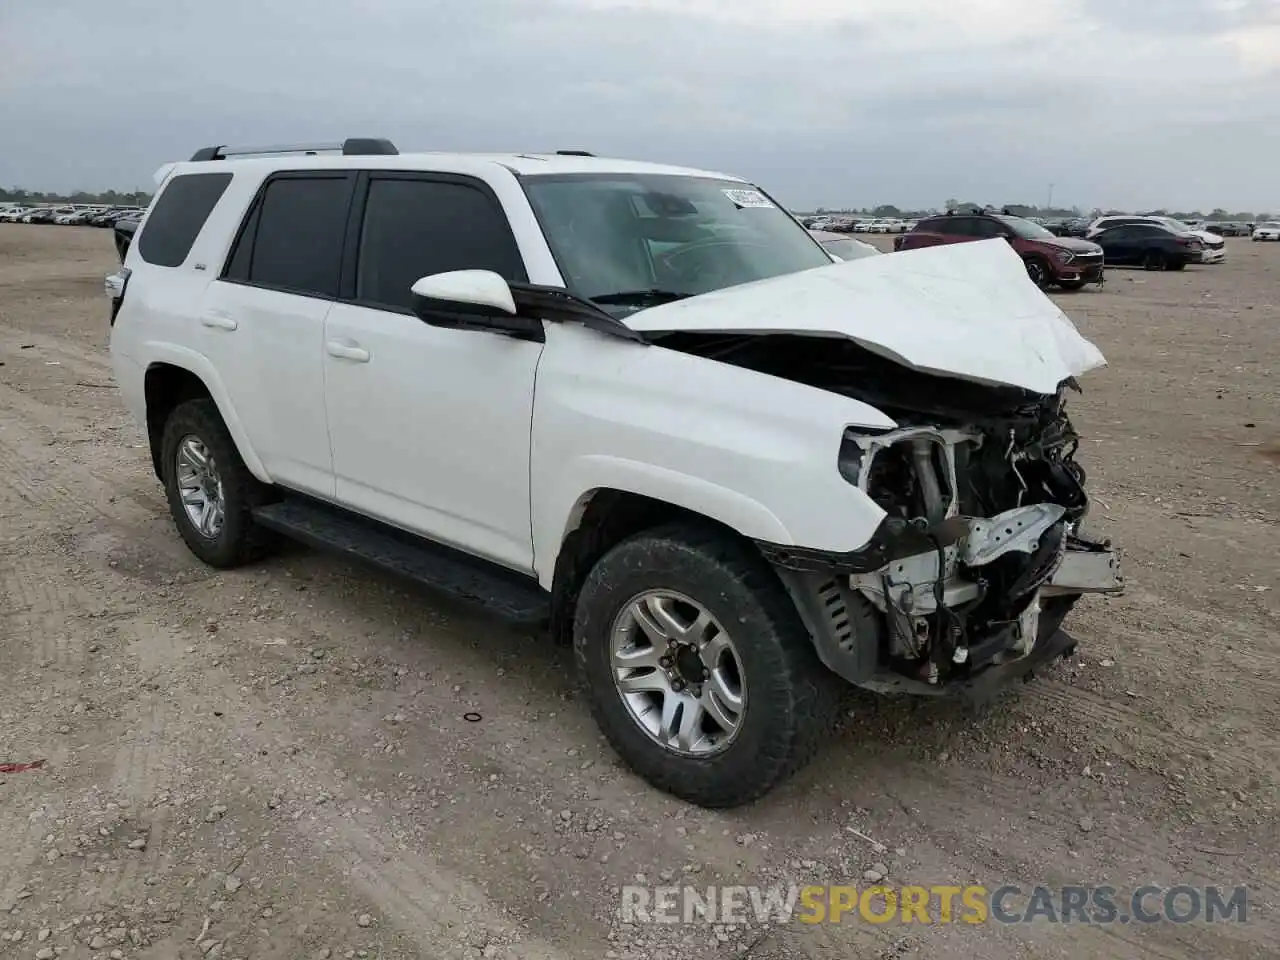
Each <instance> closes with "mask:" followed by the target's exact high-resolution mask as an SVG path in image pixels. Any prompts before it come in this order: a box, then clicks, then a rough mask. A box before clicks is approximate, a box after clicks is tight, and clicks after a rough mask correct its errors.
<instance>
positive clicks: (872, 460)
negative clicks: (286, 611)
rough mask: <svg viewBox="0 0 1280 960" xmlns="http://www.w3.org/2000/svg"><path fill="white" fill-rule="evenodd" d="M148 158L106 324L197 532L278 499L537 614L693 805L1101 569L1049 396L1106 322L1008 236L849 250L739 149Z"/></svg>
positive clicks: (423, 577)
mask: <svg viewBox="0 0 1280 960" xmlns="http://www.w3.org/2000/svg"><path fill="white" fill-rule="evenodd" d="M327 150H332V151H333V152H335V153H336V155H326V151H327ZM254 153H257V154H260V155H257V156H254V155H253V154H254ZM262 154H265V155H262ZM158 179H159V180H160V181H161V183H162V185H161V188H160V190H159V192H158V196H157V197H156V199H155V201H154V203H153V204H152V205H151V207H150V209H149V210H148V212H147V214H146V217H145V219H144V220H143V222H142V225H141V227H140V228H139V229H138V231H137V233H136V237H134V238H133V241H132V243H130V242H129V238H127V237H125V238H122V239H121V241H120V244H119V246H120V249H121V250H122V251H124V253H123V256H124V262H123V263H122V265H121V269H120V270H119V271H118V272H117V273H115V274H113V275H112V276H111V277H109V278H108V280H107V288H108V292H109V294H110V297H111V301H112V305H111V317H112V333H111V350H112V355H113V358H114V365H115V371H116V376H117V379H118V382H119V384H120V386H121V389H122V391H123V395H124V397H125V398H126V400H127V402H128V404H129V406H130V407H131V409H132V411H133V412H134V414H135V415H136V417H137V418H138V420H139V421H140V422H141V423H142V424H144V425H145V427H146V430H147V433H148V435H149V437H150V443H151V456H152V461H153V464H154V468H155V472H156V474H157V475H158V476H159V478H160V480H161V481H162V482H163V484H164V487H165V490H166V492H167V496H168V500H169V504H170V507H171V509H172V513H173V518H174V521H175V523H176V524H177V527H178V530H179V532H180V533H181V535H182V537H183V538H184V539H185V540H186V542H187V544H188V545H189V546H190V548H191V549H192V551H193V552H194V553H195V554H196V555H197V556H199V557H200V558H201V559H202V560H204V561H205V562H207V563H209V564H212V565H214V566H218V567H232V566H235V565H237V564H243V563H246V562H249V561H252V560H255V559H258V558H260V557H262V556H263V555H264V554H265V553H266V552H267V551H268V550H269V549H270V547H271V545H272V543H273V541H274V539H275V537H277V536H278V535H281V534H283V535H285V536H288V537H293V538H298V539H301V540H304V541H306V542H309V543H312V544H314V545H317V546H322V547H328V548H335V549H337V550H340V551H342V552H345V553H347V554H348V555H351V556H353V557H357V558H360V559H363V560H366V561H369V562H372V563H374V564H377V565H380V566H382V567H384V568H388V569H391V570H394V571H397V572H399V573H402V574H405V575H407V576H410V577H412V578H414V579H416V580H417V581H419V582H421V583H424V584H428V585H430V586H431V587H433V588H435V589H437V590H440V591H443V592H445V593H447V594H451V595H453V596H454V597H456V598H460V599H463V600H466V601H469V602H472V603H476V604H479V605H481V606H483V607H485V608H487V609H489V610H490V611H492V612H493V613H496V614H498V615H501V616H503V617H506V618H508V619H511V620H514V621H518V622H522V623H527V624H533V623H543V622H547V623H549V624H550V626H551V629H552V630H553V631H554V632H556V633H557V634H558V635H561V636H565V637H572V642H573V644H574V646H575V648H576V654H577V664H578V669H579V672H580V675H581V680H582V682H583V684H584V686H585V689H586V691H587V697H588V699H589V702H590V704H591V708H592V711H593V713H594V715H595V717H596V719H597V720H598V722H599V724H600V726H601V727H602V729H603V730H604V732H605V734H606V735H607V736H608V738H609V740H610V741H611V742H612V744H613V745H614V747H615V748H616V749H617V750H618V752H619V753H620V754H621V755H622V756H623V757H624V758H625V759H626V761H627V762H628V763H629V764H630V765H631V766H632V767H633V768H634V769H635V770H636V771H638V772H639V773H640V774H641V775H642V776H643V777H645V778H647V779H648V780H649V781H651V782H652V783H654V784H656V785H658V786H659V787H661V788H663V789H665V790H668V791H670V792H672V793H674V794H677V795H679V796H681V797H684V798H687V799H688V800H691V801H693V802H695V803H698V804H702V805H706V806H732V805H735V804H740V803H744V802H747V801H749V800H751V799H753V798H756V797H758V796H760V795H761V794H763V793H765V792H766V791H767V790H769V789H770V787H772V786H773V785H774V784H776V783H777V782H778V781H779V780H780V779H781V778H783V777H784V776H785V775H786V774H787V773H788V772H789V771H792V770H794V769H795V768H796V767H797V766H799V765H800V763H802V762H803V761H804V760H805V759H806V758H807V757H808V756H809V755H810V754H811V752H812V751H813V749H814V747H815V746H816V744H817V743H818V741H819V740H820V738H821V735H822V734H823V733H824V732H825V731H826V730H827V729H828V726H827V725H828V722H829V721H830V719H831V717H832V714H833V712H834V709H835V706H836V703H837V699H838V694H839V691H840V683H839V680H843V681H845V682H847V683H851V684H856V685H858V686H861V687H866V688H870V689H873V690H880V691H905V692H914V693H920V694H928V695H936V694H948V693H972V692H974V691H976V690H978V689H980V688H986V687H989V686H991V685H994V684H997V683H999V682H1001V681H1004V680H1007V679H1009V678H1011V677H1022V676H1025V675H1026V674H1027V673H1028V672H1029V671H1030V670H1031V669H1032V668H1033V667H1034V666H1036V665H1037V664H1039V663H1042V662H1045V661H1046V660H1048V659H1050V658H1053V657H1056V656H1059V655H1061V654H1063V653H1064V652H1066V651H1068V650H1069V649H1070V647H1071V644H1072V642H1073V641H1072V640H1071V639H1070V637H1069V636H1068V635H1067V634H1065V633H1063V632H1061V631H1060V630H1059V626H1060V624H1061V623H1062V620H1063V617H1064V616H1065V615H1066V614H1067V612H1068V610H1069V609H1070V608H1071V606H1072V604H1074V603H1075V602H1076V600H1077V599H1078V598H1079V597H1080V596H1081V595H1082V594H1084V593H1090V592H1115V591H1118V590H1120V589H1121V580H1120V576H1119V572H1118V568H1117V563H1116V558H1115V556H1114V554H1113V552H1112V551H1111V549H1110V548H1109V547H1108V545H1106V544H1104V543H1095V542H1091V541H1089V540H1087V539H1085V538H1084V537H1083V534H1082V533H1081V530H1080V522H1081V520H1082V518H1083V517H1084V515H1085V512H1086V509H1087V506H1088V500H1087V498H1086V496H1085V492H1084V489H1083V485H1084V473H1083V471H1082V470H1081V468H1080V467H1079V465H1077V463H1076V462H1075V460H1074V459H1073V454H1074V452H1075V450H1076V445H1077V439H1076V435H1075V433H1074V431H1073V429H1072V426H1071V423H1070V421H1069V419H1068V417H1067V414H1066V412H1065V410H1064V398H1065V396H1066V394H1067V391H1068V389H1069V388H1073V387H1074V386H1075V380H1074V378H1075V376H1076V375H1078V374H1081V373H1083V372H1085V371H1086V370H1088V369H1090V368H1093V367H1096V366H1099V365H1101V364H1102V362H1103V360H1102V357H1101V355H1100V354H1099V352H1098V351H1097V350H1096V349H1095V348H1094V347H1093V346H1092V345H1091V344H1090V343H1088V342H1087V341H1086V340H1084V339H1083V338H1082V337H1081V336H1080V335H1079V334H1078V333H1077V331H1076V329H1075V328H1074V326H1073V325H1072V324H1071V322H1070V321H1069V320H1068V319H1067V318H1066V317H1065V316H1064V315H1063V313H1062V312H1061V311H1060V310H1058V309H1057V308H1056V307H1055V306H1054V304H1053V303H1052V302H1051V301H1050V300H1049V299H1048V298H1046V297H1045V295H1044V294H1043V293H1041V292H1040V291H1039V290H1037V289H1036V288H1035V286H1034V285H1032V284H1031V283H1030V282H1029V281H1028V280H1027V278H1026V272H1025V270H1024V269H1023V265H1022V262H1021V260H1019V259H1018V257H1017V255H1016V254H1015V253H1014V252H1013V251H1011V250H1010V249H1009V247H1008V245H1007V244H1005V243H1004V242H1003V241H999V240H993V241H990V242H986V243H972V244H957V245H953V246H946V247H938V248H932V249H925V250H919V251H912V252H907V253H897V254H892V255H890V256H884V257H871V258H867V259H862V260H856V261H851V262H847V263H837V262H833V259H834V258H832V257H831V256H830V255H829V254H827V253H825V252H824V251H823V248H822V247H821V246H820V245H819V244H818V243H817V242H816V241H815V240H814V239H813V238H812V237H811V236H810V235H809V234H808V233H807V232H806V231H805V229H804V228H803V227H802V226H801V225H800V224H799V223H798V222H797V221H796V220H795V219H794V218H793V217H791V216H790V215H789V214H787V213H786V212H785V211H783V210H782V209H780V208H779V207H778V206H777V205H776V204H775V203H774V202H773V201H772V200H771V199H770V198H769V197H768V195H767V194H765V193H764V192H763V191H762V190H760V189H758V188H757V187H755V186H753V185H751V184H749V183H746V182H744V181H742V180H738V179H736V178H733V177H728V176H724V175H721V174H715V173H706V172H700V171H695V170H685V169H680V168H674V167H665V166H656V165H651V164H644V163H631V162H625V161H617V160H606V159H600V158H596V157H592V156H590V155H586V154H582V153H581V152H573V153H561V154H540V155H537V154H519V155H503V156H494V155H450V154H416V155H400V154H398V153H397V152H396V150H395V148H394V146H392V145H391V144H390V143H388V142H387V141H384V140H348V141H345V142H344V143H342V144H334V145H304V146H301V147H296V148H288V147H274V148H263V149H262V150H260V151H252V152H251V151H247V150H246V151H236V150H230V149H227V148H221V147H217V148H206V149H204V150H201V151H200V152H198V153H197V154H196V156H195V157H194V158H193V159H192V160H191V161H190V162H184V163H178V164H173V165H169V166H167V167H165V168H163V169H162V171H161V173H160V174H159V175H158Z"/></svg>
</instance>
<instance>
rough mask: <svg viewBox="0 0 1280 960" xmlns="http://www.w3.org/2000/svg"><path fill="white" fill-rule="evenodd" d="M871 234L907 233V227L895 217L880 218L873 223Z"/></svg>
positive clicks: (869, 228)
mask: <svg viewBox="0 0 1280 960" xmlns="http://www.w3.org/2000/svg"><path fill="white" fill-rule="evenodd" d="M868 232H870V233H906V232H907V225H906V224H905V223H903V222H902V221H901V220H898V219H896V218H894V217H879V218H877V219H875V220H872V221H871V225H870V227H868Z"/></svg>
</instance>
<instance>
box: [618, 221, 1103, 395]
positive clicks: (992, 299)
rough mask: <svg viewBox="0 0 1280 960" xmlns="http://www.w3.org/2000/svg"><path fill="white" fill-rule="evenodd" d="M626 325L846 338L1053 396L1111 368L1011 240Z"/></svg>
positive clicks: (833, 273) (831, 273)
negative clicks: (1033, 276)
mask: <svg viewBox="0 0 1280 960" xmlns="http://www.w3.org/2000/svg"><path fill="white" fill-rule="evenodd" d="M624 322H625V323H626V324H627V326H629V327H631V328H632V329H633V330H637V331H640V332H646V333H657V332H666V331H671V332H676V331H680V332H687V333H760V334H765V333H790V334H809V335H812V336H824V337H847V338H848V339H850V340H853V341H855V342H856V343H858V344H860V345H861V346H863V347H866V348H867V349H869V350H872V351H874V352H876V353H879V354H881V355H883V356H885V357H888V358H889V359H891V360H894V361H896V362H898V363H901V364H903V365H905V366H909V367H914V368H916V369H918V370H923V371H926V372H929V373H937V374H941V375H943V376H950V377H959V378H961V379H965V380H973V381H976V382H979V383H993V384H1003V385H1009V386H1016V387H1023V388H1024V389H1027V390H1033V391H1035V392H1037V393H1042V394H1052V393H1054V392H1055V391H1056V390H1057V389H1058V385H1059V384H1060V383H1061V382H1062V381H1063V380H1065V379H1066V378H1067V377H1073V376H1079V375H1080V374H1082V373H1085V372H1086V371H1089V370H1093V369H1095V368H1097V367H1101V366H1104V365H1105V364H1106V360H1105V359H1104V358H1103V356H1102V353H1101V351H1099V350H1098V348H1097V347H1095V346H1094V345H1093V344H1092V343H1090V342H1089V341H1088V340H1086V339H1085V338H1084V337H1082V336H1081V335H1080V333H1079V331H1078V330H1076V328H1075V325H1074V324H1073V323H1072V322H1071V320H1070V319H1069V318H1068V317H1067V315H1066V314H1065V313H1063V312H1062V311H1061V310H1059V309H1058V307H1057V305H1056V304H1054V302H1053V301H1052V300H1050V299H1049V298H1048V297H1047V296H1045V295H1044V294H1043V293H1042V292H1041V291H1040V290H1039V288H1038V287H1036V285H1035V284H1034V283H1032V282H1031V281H1030V280H1029V279H1027V273H1026V267H1025V266H1024V265H1023V263H1022V258H1021V257H1019V256H1018V254H1017V253H1015V252H1014V250H1013V248H1012V247H1010V246H1009V244H1008V243H1007V242H1006V241H1004V240H1003V239H995V240H980V241H974V242H970V243H953V244H945V245H942V246H935V247H925V248H922V249H918V250H908V251H903V252H901V253H893V254H889V255H888V256H883V257H866V258H864V259H861V260H850V261H847V262H845V263H839V264H832V265H831V266H829V267H816V268H814V269H812V270H805V271H802V272H800V273H792V274H786V275H784V276H780V277H773V278H771V279H768V280H758V281H756V282H754V283H745V284H741V285H739V286H736V287H728V288H726V289H724V290H717V291H715V292H713V293H705V294H702V295H700V296H697V297H691V298H689V299H688V300H678V301H676V302H674V303H668V304H663V305H661V306H657V307H651V308H649V309H648V310H641V311H639V312H638V313H634V314H632V315H631V316H629V317H627V318H626V319H625V321H624Z"/></svg>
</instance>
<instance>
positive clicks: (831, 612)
mask: <svg viewBox="0 0 1280 960" xmlns="http://www.w3.org/2000/svg"><path fill="white" fill-rule="evenodd" d="M653 339H654V340H655V341H656V342H660V343H661V344H662V346H664V347H668V348H671V349H677V350H682V351H685V352H689V353H695V354H698V355H700V356H705V357H707V358H709V359H715V360H718V361H720V362H723V363H731V364H735V365H738V366H742V367H745V368H748V369H752V370H756V371H759V372H761V373H765V374H769V375H772V376H777V377H783V378H786V379H789V380H794V381H797V382H800V383H805V384H808V385H810V386H814V387H818V388H820V389H824V390H829V391H832V392H834V393H840V394H843V395H846V396H850V397H854V398H856V399H858V400H861V401H863V402H866V403H869V404H872V405H873V406H875V407H877V408H878V409H880V410H882V411H883V412H884V413H886V414H888V415H889V416H891V417H892V418H894V419H895V420H896V421H897V422H898V424H899V427H898V428H897V429H894V430H891V431H881V432H877V431H858V430H853V429H851V430H849V431H848V432H847V434H846V436H845V437H844V440H843V443H842V444H841V447H840V451H839V458H838V468H839V470H840V472H841V474H842V475H843V476H844V477H845V479H846V480H847V481H848V482H849V483H851V484H854V485H856V486H858V487H859V488H860V489H862V490H863V491H865V492H866V494H867V496H868V497H870V498H871V499H872V500H873V501H874V502H875V503H876V504H877V505H879V506H880V508H881V509H882V510H884V512H885V517H884V520H883V521H882V523H881V525H880V528H879V529H878V530H877V532H876V534H875V536H874V537H873V538H872V540H871V542H870V543H868V544H867V545H866V547H865V548H863V549H861V550H859V551H855V552H854V553H851V554H843V555H839V556H831V555H825V556H817V555H807V554H805V552H804V551H796V550H788V549H786V548H772V547H770V546H769V545H764V544H762V545H761V546H762V549H764V550H765V553H766V555H767V556H768V557H769V559H770V560H771V561H772V562H773V563H774V564H775V567H776V568H777V569H778V570H779V573H780V574H781V575H783V579H784V581H785V582H786V583H787V586H788V588H789V589H790V590H791V592H792V594H793V596H794V597H795V598H796V600H797V603H798V605H799V606H800V609H801V613H802V614H803V615H805V619H806V620H807V621H808V625H809V627H810V629H811V631H812V632H813V633H814V635H815V642H816V643H817V644H818V648H819V653H820V654H822V655H823V659H824V660H825V661H826V662H827V664H828V666H830V667H831V668H832V669H833V670H835V671H836V672H837V673H840V674H841V675H843V676H845V677H846V679H848V680H850V681H851V682H854V683H858V684H860V685H862V686H869V687H873V688H895V689H897V688H901V687H902V686H903V681H905V682H906V683H908V684H910V685H921V686H922V687H924V688H932V690H933V691H937V690H939V689H940V688H942V687H946V686H948V685H949V684H952V683H953V682H957V681H958V682H963V681H966V680H969V679H971V678H973V677H974V676H976V675H977V674H979V673H981V672H982V671H983V670H985V669H986V668H988V667H991V666H996V665H1000V664H1004V663H1009V662H1012V661H1017V660H1020V659H1021V658H1024V657H1027V656H1028V654H1030V653H1031V652H1032V651H1033V650H1034V649H1035V648H1036V647H1037V644H1038V643H1039V642H1041V641H1043V640H1045V639H1046V638H1047V637H1049V636H1050V635H1052V634H1054V633H1056V632H1057V630H1058V627H1059V625H1060V624H1061V622H1062V619H1063V618H1064V617H1065V616H1066V614H1067V612H1068V611H1069V610H1070V608H1071V606H1072V605H1073V604H1074V602H1075V601H1076V599H1078V597H1079V596H1080V595H1082V594H1083V593H1089V592H1094V593H1115V592H1119V591H1120V590H1121V589H1122V586H1123V581H1122V579H1121V577H1120V573H1119V568H1118V563H1117V561H1116V557H1115V555H1114V553H1113V552H1112V551H1111V550H1110V548H1109V545H1108V544H1106V543H1103V542H1096V541H1092V540H1089V539H1087V538H1086V537H1085V536H1084V535H1083V534H1082V532H1081V529H1080V528H1081V523H1082V521H1083V520H1084V518H1085V515H1086V514H1087V512H1088V508H1089V500H1088V497H1087V495H1086V493H1085V489H1084V485H1085V472H1084V470H1083V468H1082V467H1081V466H1080V465H1079V464H1078V463H1077V462H1076V460H1075V453H1076V450H1077V448H1078V446H1079V438H1078V436H1077V435H1076V432H1075V430H1074V428H1073V427H1072V424H1071V420H1070V418H1069V417H1068V415H1067V412H1066V395H1067V392H1068V390H1077V391H1078V390H1079V387H1078V385H1077V384H1076V383H1075V382H1074V380H1066V381H1064V382H1063V383H1062V384H1061V385H1060V386H1059V388H1058V391H1057V393H1056V394H1054V395H1052V396H1046V395H1042V394H1037V393H1034V392H1031V391H1027V390H1023V389H1020V388H1016V387H1007V386H987V385H983V384H979V383H974V382H972V381H968V380H961V379H956V378H951V377H945V376H940V375H932V374H928V373H923V372H920V371H918V370H913V369H910V368H907V367H904V366H902V365H900V364H898V363H895V362H894V361H892V360H890V359H886V358H885V357H882V356H880V355H878V354H876V353H873V352H872V351H870V350H867V349H865V348H863V347H861V346H859V345H858V344H856V343H854V342H852V341H850V340H835V339H831V338H819V337H811V336H792V335H755V334H744V335H709V334H689V333H678V334H668V335H657V336H654V337H653ZM824 641H825V642H824ZM824 648H825V649H824Z"/></svg>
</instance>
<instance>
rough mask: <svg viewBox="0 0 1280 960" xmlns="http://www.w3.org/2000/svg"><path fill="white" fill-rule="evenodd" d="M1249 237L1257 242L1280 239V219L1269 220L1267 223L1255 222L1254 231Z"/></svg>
mask: <svg viewBox="0 0 1280 960" xmlns="http://www.w3.org/2000/svg"><path fill="white" fill-rule="evenodd" d="M1249 239H1250V240H1253V241H1254V242H1255V243H1256V242H1257V241H1259V240H1280V221H1278V220H1268V221H1266V222H1265V223H1258V224H1254V227H1253V233H1251V234H1250V235H1249Z"/></svg>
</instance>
